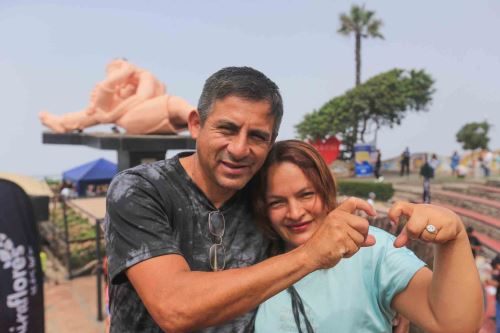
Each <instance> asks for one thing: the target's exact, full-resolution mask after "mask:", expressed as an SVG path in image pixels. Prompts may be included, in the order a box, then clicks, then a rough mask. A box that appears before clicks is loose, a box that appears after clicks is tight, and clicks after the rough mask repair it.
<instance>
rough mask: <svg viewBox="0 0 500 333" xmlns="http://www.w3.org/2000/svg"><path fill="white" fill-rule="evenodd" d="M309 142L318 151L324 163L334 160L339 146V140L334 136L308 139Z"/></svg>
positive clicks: (337, 154)
mask: <svg viewBox="0 0 500 333" xmlns="http://www.w3.org/2000/svg"><path fill="white" fill-rule="evenodd" d="M309 143H310V144H311V145H313V146H314V148H316V149H317V150H318V151H319V153H320V154H321V156H323V159H324V160H325V162H326V164H328V165H330V164H331V163H332V162H333V161H335V160H336V159H337V157H338V156H339V148H340V143H341V142H340V140H339V139H337V138H336V137H335V136H332V137H330V138H328V139H326V140H320V139H318V140H316V141H309Z"/></svg>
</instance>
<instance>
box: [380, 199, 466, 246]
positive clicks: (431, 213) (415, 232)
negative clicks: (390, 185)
mask: <svg viewBox="0 0 500 333" xmlns="http://www.w3.org/2000/svg"><path fill="white" fill-rule="evenodd" d="M402 215H405V216H407V217H409V219H408V222H407V223H406V225H405V226H404V228H403V229H402V230H401V233H400V234H399V235H398V236H397V237H396V240H395V241H394V246H395V247H401V246H404V245H406V244H407V243H408V242H409V241H410V240H415V239H420V240H422V241H424V242H428V243H438V244H442V243H445V242H447V241H450V240H454V239H456V237H457V234H458V232H459V231H460V230H461V229H463V226H462V224H461V221H460V219H459V218H458V217H457V216H456V214H455V213H453V212H452V211H450V210H448V209H446V208H443V207H439V206H434V205H429V204H411V203H408V202H398V203H396V204H395V205H394V206H393V207H392V208H391V209H390V210H389V213H388V216H389V218H390V219H391V221H393V222H394V223H396V224H397V223H399V218H400V217H401V216H402Z"/></svg>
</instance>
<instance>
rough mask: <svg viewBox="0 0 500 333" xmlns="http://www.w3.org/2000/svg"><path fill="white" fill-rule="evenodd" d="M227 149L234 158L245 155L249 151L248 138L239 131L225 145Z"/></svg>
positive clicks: (242, 157)
mask: <svg viewBox="0 0 500 333" xmlns="http://www.w3.org/2000/svg"><path fill="white" fill-rule="evenodd" d="M227 151H228V153H229V154H230V155H231V157H232V158H234V159H236V160H241V159H244V158H245V157H247V156H248V154H249V153H250V146H249V145H248V139H247V137H246V135H244V134H243V133H241V134H239V135H236V136H234V137H233V138H232V140H231V142H230V143H229V145H228V146H227Z"/></svg>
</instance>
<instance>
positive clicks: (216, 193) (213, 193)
mask: <svg viewBox="0 0 500 333" xmlns="http://www.w3.org/2000/svg"><path fill="white" fill-rule="evenodd" d="M179 161H180V163H181V165H182V167H183V168H184V170H185V171H186V173H187V174H188V176H189V177H190V178H191V180H192V181H193V182H194V183H195V184H196V186H198V188H199V189H200V190H201V191H202V192H203V193H204V194H205V196H206V197H207V198H208V200H210V202H211V203H212V204H213V205H214V207H215V208H217V209H219V208H220V207H221V206H222V205H223V204H224V203H225V202H226V201H227V200H229V199H230V198H231V197H232V196H233V195H234V194H235V193H236V192H235V191H234V190H228V189H225V188H221V187H220V186H216V185H214V186H211V182H210V180H209V178H208V177H207V176H206V175H205V173H204V172H203V168H202V167H201V166H200V164H199V161H198V155H197V154H196V153H194V154H192V155H189V156H186V157H182V158H180V159H179Z"/></svg>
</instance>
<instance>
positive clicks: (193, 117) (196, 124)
mask: <svg viewBox="0 0 500 333" xmlns="http://www.w3.org/2000/svg"><path fill="white" fill-rule="evenodd" d="M200 129H201V119H200V114H199V113H198V110H193V111H191V112H189V115H188V130H189V133H191V137H192V138H193V139H197V138H198V135H199V134H200Z"/></svg>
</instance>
